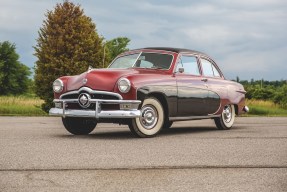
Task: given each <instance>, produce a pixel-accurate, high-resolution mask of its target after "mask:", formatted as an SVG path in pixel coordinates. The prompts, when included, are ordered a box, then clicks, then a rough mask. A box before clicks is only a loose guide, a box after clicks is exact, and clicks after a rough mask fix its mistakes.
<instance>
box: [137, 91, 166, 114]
mask: <svg viewBox="0 0 287 192" xmlns="http://www.w3.org/2000/svg"><path fill="white" fill-rule="evenodd" d="M149 97H154V98H156V99H157V100H158V101H159V102H160V103H161V105H162V107H163V110H164V116H165V117H167V118H169V108H168V103H167V98H166V96H165V94H164V93H161V92H149V93H147V92H143V91H138V93H137V99H139V100H141V101H142V103H143V101H144V100H145V99H146V98H149ZM139 107H140V108H141V105H140V106H139Z"/></svg>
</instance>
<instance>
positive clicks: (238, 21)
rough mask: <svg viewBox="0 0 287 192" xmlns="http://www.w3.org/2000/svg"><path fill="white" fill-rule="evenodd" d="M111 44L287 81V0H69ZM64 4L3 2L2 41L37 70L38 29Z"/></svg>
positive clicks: (231, 74) (229, 73) (232, 73)
mask: <svg viewBox="0 0 287 192" xmlns="http://www.w3.org/2000/svg"><path fill="white" fill-rule="evenodd" d="M70 1H71V2H73V3H75V4H79V5H80V6H81V8H83V10H84V13H85V15H87V16H89V17H91V18H92V21H93V22H94V23H95V24H96V27H97V32H98V33H99V34H100V35H101V36H103V37H104V38H105V39H106V40H110V39H112V38H116V37H119V36H125V37H128V38H129V39H131V42H130V44H129V46H128V48H129V49H136V48H143V47H152V46H164V47H177V48H187V49H192V50H197V51H201V52H204V53H206V54H208V55H209V56H210V57H211V58H213V59H214V60H215V61H216V63H217V64H218V66H219V67H220V69H221V70H222V71H223V73H224V75H225V77H226V78H227V79H235V78H236V77H237V76H238V77H239V78H240V79H241V80H251V79H252V78H253V79H255V80H256V79H262V78H263V79H265V80H287V63H285V62H287V1H286V0H232V1H231V0H202V1H198V0H176V1H175V0H142V1H133V0H118V1H115V0H108V1H103V0H70ZM62 2H63V1H62V0H0V42H3V41H9V42H11V43H15V45H16V47H17V50H16V51H17V53H18V54H19V55H20V61H21V62H22V63H24V64H25V65H27V66H28V67H30V68H33V66H34V64H35V61H36V60H37V58H36V57H35V56H33V53H34V49H33V46H35V45H36V39H37V38H38V31H39V29H40V28H41V26H42V25H43V21H44V20H45V19H46V17H45V14H46V13H47V11H48V10H53V9H54V7H55V5H56V4H57V3H62Z"/></svg>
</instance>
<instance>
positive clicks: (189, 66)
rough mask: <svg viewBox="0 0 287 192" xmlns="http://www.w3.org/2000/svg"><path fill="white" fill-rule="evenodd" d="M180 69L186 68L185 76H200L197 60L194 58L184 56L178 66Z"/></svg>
mask: <svg viewBox="0 0 287 192" xmlns="http://www.w3.org/2000/svg"><path fill="white" fill-rule="evenodd" d="M178 68H184V73H185V74H191V75H200V72H199V68H198V64H197V59H196V57H194V56H182V57H181V58H180V60H179V63H178V65H177V71H178Z"/></svg>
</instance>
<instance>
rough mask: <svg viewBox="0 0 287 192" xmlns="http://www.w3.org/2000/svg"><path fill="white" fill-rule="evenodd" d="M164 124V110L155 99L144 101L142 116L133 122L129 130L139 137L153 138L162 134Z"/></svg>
mask: <svg viewBox="0 0 287 192" xmlns="http://www.w3.org/2000/svg"><path fill="white" fill-rule="evenodd" d="M163 124H164V110H163V107H162V105H161V103H160V102H159V101H158V100H157V99H156V98H154V97H150V98H147V99H145V100H144V102H143V105H142V108H141V116H140V117H138V118H135V119H132V120H131V123H130V124H129V128H130V130H131V132H132V133H133V134H134V135H136V136H137V137H153V136H155V135H156V134H158V133H159V132H160V130H161V129H162V127H163Z"/></svg>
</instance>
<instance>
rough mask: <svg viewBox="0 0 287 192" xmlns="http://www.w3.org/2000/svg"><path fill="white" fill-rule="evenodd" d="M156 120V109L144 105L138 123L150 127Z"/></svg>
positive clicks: (146, 127) (152, 126)
mask: <svg viewBox="0 0 287 192" xmlns="http://www.w3.org/2000/svg"><path fill="white" fill-rule="evenodd" d="M157 120H158V114H157V110H156V109H155V108H154V107H153V106H149V105H146V106H144V107H143V108H142V110H141V116H140V123H141V125H142V126H143V127H144V128H145V129H152V128H154V126H155V125H156V123H157Z"/></svg>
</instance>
